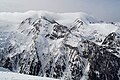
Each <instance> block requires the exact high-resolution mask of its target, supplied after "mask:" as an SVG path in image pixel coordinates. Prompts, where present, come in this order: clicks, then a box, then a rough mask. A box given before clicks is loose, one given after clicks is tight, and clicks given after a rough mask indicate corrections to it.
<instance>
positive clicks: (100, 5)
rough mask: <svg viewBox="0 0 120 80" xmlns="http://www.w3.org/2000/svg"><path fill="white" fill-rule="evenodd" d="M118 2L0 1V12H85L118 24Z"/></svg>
mask: <svg viewBox="0 0 120 80" xmlns="http://www.w3.org/2000/svg"><path fill="white" fill-rule="evenodd" d="M119 9H120V0H92V1H90V0H51V1H50V0H19V1H18V0H0V12H26V11H29V10H37V11H39V10H45V11H51V12H59V13H63V12H64V13H66V12H67V13H68V12H85V13H87V14H90V15H92V16H94V17H96V18H97V19H99V20H104V21H117V22H120V11H119Z"/></svg>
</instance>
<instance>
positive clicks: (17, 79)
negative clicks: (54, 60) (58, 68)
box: [0, 67, 59, 80]
mask: <svg viewBox="0 0 120 80" xmlns="http://www.w3.org/2000/svg"><path fill="white" fill-rule="evenodd" d="M0 80H59V79H53V78H46V77H38V76H32V75H25V74H19V73H14V72H10V71H9V70H7V69H5V68H2V67H0Z"/></svg>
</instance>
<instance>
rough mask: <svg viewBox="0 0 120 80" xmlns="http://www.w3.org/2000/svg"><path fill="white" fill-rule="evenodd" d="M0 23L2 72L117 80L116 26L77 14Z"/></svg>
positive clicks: (40, 14) (14, 16) (15, 16)
mask: <svg viewBox="0 0 120 80" xmlns="http://www.w3.org/2000/svg"><path fill="white" fill-rule="evenodd" d="M0 21H1V22H0V59H1V62H0V66H2V67H4V68H8V69H9V70H11V71H14V72H19V73H24V74H29V75H36V76H42V77H43V76H46V77H52V78H58V79H60V78H62V79H65V80H87V79H89V80H106V79H108V80H117V79H119V68H120V59H119V58H120V29H119V25H116V24H112V23H105V22H100V21H98V20H96V19H95V18H94V17H92V16H90V15H88V14H86V13H82V12H77V13H53V12H47V11H28V12H25V13H5V12H3V13H0ZM108 69H109V70H108ZM113 71H114V72H113ZM111 73H114V74H111Z"/></svg>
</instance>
